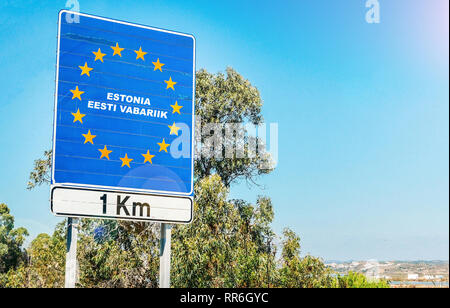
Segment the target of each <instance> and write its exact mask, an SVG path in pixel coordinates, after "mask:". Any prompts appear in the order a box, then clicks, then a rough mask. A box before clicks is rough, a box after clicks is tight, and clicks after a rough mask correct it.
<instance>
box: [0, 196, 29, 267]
mask: <svg viewBox="0 0 450 308" xmlns="http://www.w3.org/2000/svg"><path fill="white" fill-rule="evenodd" d="M27 236H28V231H27V230H26V229H25V228H17V229H15V228H14V217H13V216H12V215H11V214H10V210H9V208H8V206H7V205H6V204H4V203H0V275H4V274H6V273H7V272H8V271H9V270H11V269H15V268H17V266H18V265H19V264H20V263H21V262H23V261H24V260H25V259H26V253H25V251H24V250H23V249H22V245H23V243H24V241H25V239H26V237H27Z"/></svg>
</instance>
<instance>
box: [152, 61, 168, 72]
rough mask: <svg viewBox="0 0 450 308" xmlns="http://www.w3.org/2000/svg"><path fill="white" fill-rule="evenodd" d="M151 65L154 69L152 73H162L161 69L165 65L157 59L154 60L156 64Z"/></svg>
mask: <svg viewBox="0 0 450 308" xmlns="http://www.w3.org/2000/svg"><path fill="white" fill-rule="evenodd" d="M152 63H153V65H154V66H155V68H154V69H153V71H156V70H159V71H160V72H162V67H163V66H164V65H165V64H164V63H161V62H159V58H158V60H156V62H152Z"/></svg>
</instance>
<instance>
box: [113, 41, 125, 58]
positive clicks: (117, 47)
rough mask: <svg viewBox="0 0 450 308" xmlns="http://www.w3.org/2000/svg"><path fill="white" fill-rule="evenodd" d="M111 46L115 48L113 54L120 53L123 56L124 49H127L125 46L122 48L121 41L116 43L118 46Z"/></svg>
mask: <svg viewBox="0 0 450 308" xmlns="http://www.w3.org/2000/svg"><path fill="white" fill-rule="evenodd" d="M111 48H112V49H113V50H114V53H113V56H115V55H119V56H120V57H121V56H122V54H121V52H122V50H124V49H125V48H120V47H119V43H116V46H111Z"/></svg>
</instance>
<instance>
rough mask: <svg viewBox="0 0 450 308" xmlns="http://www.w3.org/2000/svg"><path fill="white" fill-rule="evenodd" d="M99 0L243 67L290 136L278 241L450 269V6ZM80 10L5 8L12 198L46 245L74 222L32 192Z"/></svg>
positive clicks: (274, 189)
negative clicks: (63, 22) (289, 238)
mask: <svg viewBox="0 0 450 308" xmlns="http://www.w3.org/2000/svg"><path fill="white" fill-rule="evenodd" d="M379 2H380V8H381V12H380V13H381V22H380V23H379V24H368V23H366V22H365V14H366V10H367V9H366V8H365V1H364V0H351V1H345V4H344V1H331V0H328V1H324V0H316V1H284V2H283V3H282V4H281V3H280V2H275V1H245V2H244V1H145V2H144V1H112V0H109V1H95V2H94V1H86V0H81V1H79V3H80V8H81V11H82V12H84V13H91V14H96V15H101V16H106V17H111V18H116V19H122V20H127V21H131V22H137V23H141V24H147V25H151V26H156V27H161V28H167V29H172V30H178V31H182V32H187V33H192V34H194V35H195V36H196V39H197V67H198V68H206V69H207V70H209V71H211V72H217V71H223V70H224V69H225V68H226V67H227V66H232V67H233V68H235V69H236V70H237V71H239V72H240V73H241V74H242V75H244V76H245V77H246V78H248V79H249V80H250V81H251V82H252V83H253V84H254V85H255V86H257V87H258V89H259V90H260V92H261V96H262V98H263V100H264V108H263V114H264V117H265V120H266V121H267V122H276V123H278V125H279V161H278V167H277V169H276V170H275V171H274V172H273V173H272V174H270V175H267V176H265V177H263V178H261V179H260V183H261V184H263V185H264V189H260V188H258V187H251V188H248V187H247V186H246V185H245V184H241V185H235V186H234V187H232V191H231V197H239V198H244V199H247V200H249V201H255V200H256V197H257V196H258V195H269V196H270V197H271V198H272V200H273V203H274V207H275V222H274V227H275V229H276V231H277V232H281V230H282V229H283V228H284V227H286V226H289V227H291V228H292V229H294V230H295V231H296V232H297V233H298V234H299V235H300V236H301V238H302V249H303V252H304V253H311V254H313V255H317V256H321V257H323V258H324V259H341V260H344V259H379V260H386V259H402V260H406V259H447V260H448V251H449V247H448V243H449V190H448V185H449V165H448V161H449V152H448V151H449V135H448V132H449V121H448V116H449V109H448V106H449V105H448V104H449V103H448V102H449V88H448V82H449V80H448V74H449V71H448V68H449V63H448V53H449V49H448V44H449V41H448V37H449V33H448V20H449V19H448V1H445V0H442V1H439V0H429V1H425V0H424V1H419V0H416V1H412V0H409V1H406V0H395V1H393V0H389V1H386V0H379ZM65 3H66V1H59V0H58V1H57V0H55V1H45V2H44V1H32V0H28V1H2V2H1V4H0V20H2V22H1V24H0V46H2V52H1V53H0V65H1V68H2V74H0V93H1V98H2V100H1V102H0V114H1V115H2V120H1V121H0V140H1V147H0V170H1V172H2V175H3V176H2V177H1V178H0V202H4V203H7V204H8V205H9V206H10V208H11V209H12V212H13V214H14V215H15V216H16V222H17V225H21V226H25V227H27V228H28V229H29V230H30V231H31V233H32V237H34V236H35V235H37V234H38V233H40V232H51V231H52V229H53V227H54V225H55V224H56V223H57V222H58V221H60V219H59V218H55V217H53V216H52V214H51V213H50V208H49V189H48V187H42V188H38V189H36V190H33V191H27V190H26V189H25V187H26V182H27V178H28V174H29V171H30V170H31V169H32V166H33V160H34V159H36V158H38V157H40V156H41V155H42V153H43V151H44V150H46V149H49V148H50V147H51V136H52V124H53V122H52V116H53V94H54V78H55V77H54V76H55V63H56V54H55V51H56V30H57V14H58V11H59V10H60V9H63V8H65Z"/></svg>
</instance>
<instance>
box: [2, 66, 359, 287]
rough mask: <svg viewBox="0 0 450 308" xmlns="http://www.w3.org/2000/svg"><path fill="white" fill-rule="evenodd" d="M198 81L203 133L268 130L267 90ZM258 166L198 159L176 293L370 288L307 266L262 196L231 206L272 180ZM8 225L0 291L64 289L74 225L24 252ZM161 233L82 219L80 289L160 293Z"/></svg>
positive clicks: (152, 227) (177, 231)
mask: <svg viewBox="0 0 450 308" xmlns="http://www.w3.org/2000/svg"><path fill="white" fill-rule="evenodd" d="M196 77H197V87H196V102H195V104H196V112H197V118H200V121H201V123H202V124H206V123H238V122H248V123H253V124H259V123H261V122H262V116H261V107H262V100H261V97H260V95H259V92H258V90H257V89H256V87H254V86H252V85H251V83H250V82H249V81H248V80H246V79H244V78H243V77H242V76H241V75H240V74H239V73H237V72H236V71H235V70H233V69H232V68H228V69H227V70H226V74H222V73H218V74H211V73H208V72H207V71H206V70H200V71H199V72H197V76H196ZM238 141H241V142H245V143H246V142H248V141H249V140H248V139H245V140H238ZM222 150H223V149H222ZM246 151H247V153H248V152H249V151H250V149H249V148H246ZM51 156H52V155H51V151H46V152H45V153H44V158H43V159H38V160H36V161H35V164H34V170H33V171H32V172H31V174H30V181H29V183H28V186H27V187H28V189H32V188H34V187H36V186H38V185H42V184H46V183H48V182H49V179H50V177H49V172H50V166H51ZM251 157H252V158H245V159H242V158H236V157H235V156H233V157H231V158H224V159H218V158H211V157H202V156H201V155H200V156H197V157H196V161H195V177H196V181H195V199H194V213H195V214H194V221H193V223H192V224H189V225H176V226H174V229H173V232H172V234H173V239H172V268H171V281H172V286H174V287H352V286H357V285H362V283H360V279H361V278H360V277H357V276H356V277H355V276H351V277H349V278H342V277H335V276H333V275H332V273H331V272H330V271H329V270H328V269H327V268H326V266H325V264H324V263H323V262H322V260H320V259H319V258H315V257H312V256H309V255H308V256H305V257H302V256H301V250H300V248H301V247H300V238H299V237H298V236H297V235H296V234H295V233H294V232H293V231H292V230H290V229H285V230H284V232H283V237H282V238H281V242H280V238H279V237H278V236H277V235H276V234H275V232H274V231H273V229H272V227H271V223H272V221H273V219H274V210H273V206H272V202H271V200H270V198H269V197H263V196H261V197H259V198H258V200H256V203H255V204H252V203H249V202H247V201H245V200H240V199H233V200H229V198H228V193H229V190H230V186H231V184H232V183H234V182H236V181H239V180H240V179H244V180H246V181H249V182H252V183H256V182H257V178H258V176H260V175H262V174H265V173H269V172H270V171H271V170H272V169H270V168H262V167H261V162H262V161H264V162H267V161H269V160H270V157H269V156H268V155H266V154H264V155H260V156H251ZM266 166H267V165H266ZM0 215H2V216H0V217H1V223H0V286H4V287H62V286H63V285H64V259H65V237H66V234H67V230H66V225H65V223H64V222H63V223H61V224H59V225H58V226H57V228H56V230H55V232H54V234H53V235H52V236H49V235H46V234H41V235H39V236H38V237H37V238H36V239H35V240H33V242H32V243H31V245H30V247H29V248H28V250H27V252H24V251H23V250H22V249H21V246H22V244H23V241H24V236H25V235H26V234H27V233H26V230H24V229H14V228H13V221H14V220H13V218H12V216H11V215H10V214H9V210H7V208H6V206H5V205H3V204H2V205H1V207H0ZM159 228H160V227H159V224H153V223H132V222H122V221H105V220H95V219H82V220H81V221H80V224H79V240H78V261H79V282H78V286H80V287H157V286H158V272H159V231H160V230H159ZM279 249H281V258H279V257H278V256H279V255H280V254H279V253H278V252H279V251H278V250H279Z"/></svg>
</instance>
